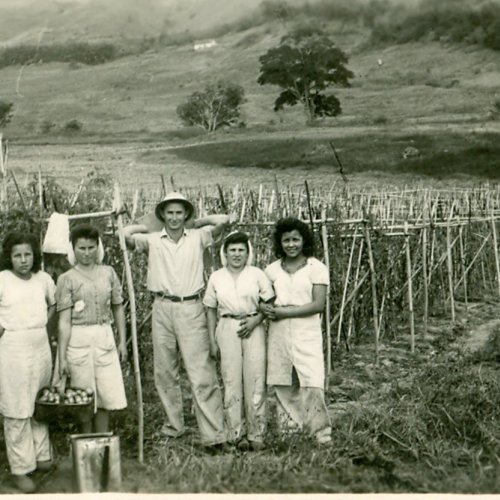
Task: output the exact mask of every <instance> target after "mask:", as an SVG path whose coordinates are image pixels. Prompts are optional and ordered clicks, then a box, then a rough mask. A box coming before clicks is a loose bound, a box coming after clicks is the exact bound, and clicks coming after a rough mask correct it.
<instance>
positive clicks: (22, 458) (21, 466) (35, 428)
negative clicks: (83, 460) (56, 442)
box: [3, 417, 51, 475]
mask: <svg viewBox="0 0 500 500" xmlns="http://www.w3.org/2000/svg"><path fill="white" fill-rule="evenodd" d="M3 429H4V435H5V444H6V448H7V458H8V460H9V466H10V472H11V473H12V474H17V475H21V474H28V473H29V472H33V471H34V470H35V469H36V463H37V461H38V462H44V461H46V460H50V458H51V456H50V441H49V427H48V425H47V424H44V423H42V422H37V421H36V420H35V419H34V418H24V419H18V418H8V417H6V418H4V420H3Z"/></svg>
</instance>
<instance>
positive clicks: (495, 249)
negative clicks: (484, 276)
mask: <svg viewBox="0 0 500 500" xmlns="http://www.w3.org/2000/svg"><path fill="white" fill-rule="evenodd" d="M491 231H492V234H493V255H494V257H495V268H496V271H497V287H498V295H500V260H499V258H498V238H497V226H496V222H495V212H494V211H493V209H492V210H491Z"/></svg>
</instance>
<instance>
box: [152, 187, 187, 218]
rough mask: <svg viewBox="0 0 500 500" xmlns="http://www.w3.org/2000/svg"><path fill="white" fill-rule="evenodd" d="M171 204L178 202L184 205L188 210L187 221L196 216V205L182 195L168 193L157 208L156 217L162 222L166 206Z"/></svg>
mask: <svg viewBox="0 0 500 500" xmlns="http://www.w3.org/2000/svg"><path fill="white" fill-rule="evenodd" d="M170 202H177V203H182V204H183V205H184V207H185V208H186V213H187V217H186V220H188V219H190V218H191V217H192V216H193V215H194V205H193V204H192V203H191V202H190V201H189V200H188V199H187V198H186V197H185V196H184V195H183V194H181V193H177V192H175V191H173V192H171V193H168V194H167V195H166V196H165V197H164V198H163V200H161V201H160V203H158V205H156V208H155V215H156V217H157V218H158V219H160V220H161V221H162V222H164V220H163V210H164V209H165V206H166V205H167V203H170Z"/></svg>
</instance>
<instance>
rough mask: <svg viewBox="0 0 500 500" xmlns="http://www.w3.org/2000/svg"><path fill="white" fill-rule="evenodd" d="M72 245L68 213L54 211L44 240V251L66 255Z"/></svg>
mask: <svg viewBox="0 0 500 500" xmlns="http://www.w3.org/2000/svg"><path fill="white" fill-rule="evenodd" d="M70 246H71V245H70V241H69V217H68V215H67V214H60V213H57V212H54V213H52V214H51V216H50V218H49V225H48V227H47V232H46V233H45V238H44V240H43V245H42V252H43V253H56V254H63V255H66V254H67V253H68V249H69V247H70Z"/></svg>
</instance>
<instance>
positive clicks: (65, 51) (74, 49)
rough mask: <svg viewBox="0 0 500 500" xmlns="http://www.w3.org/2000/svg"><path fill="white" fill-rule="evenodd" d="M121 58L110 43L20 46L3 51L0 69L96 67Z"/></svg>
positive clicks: (0, 57) (0, 58)
mask: <svg viewBox="0 0 500 500" xmlns="http://www.w3.org/2000/svg"><path fill="white" fill-rule="evenodd" d="M122 55H124V53H123V54H122ZM119 56H120V53H119V51H118V50H117V48H116V47H115V46H114V45H112V44H110V43H84V42H78V43H77V42H74V43H56V44H50V45H41V46H37V45H18V46H15V47H7V48H5V49H3V50H2V52H1V53H0V68H5V67H6V66H14V65H22V64H33V63H38V62H42V63H47V62H69V63H83V64H91V65H94V64H102V63H105V62H108V61H112V60H114V59H116V58H117V57H119Z"/></svg>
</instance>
